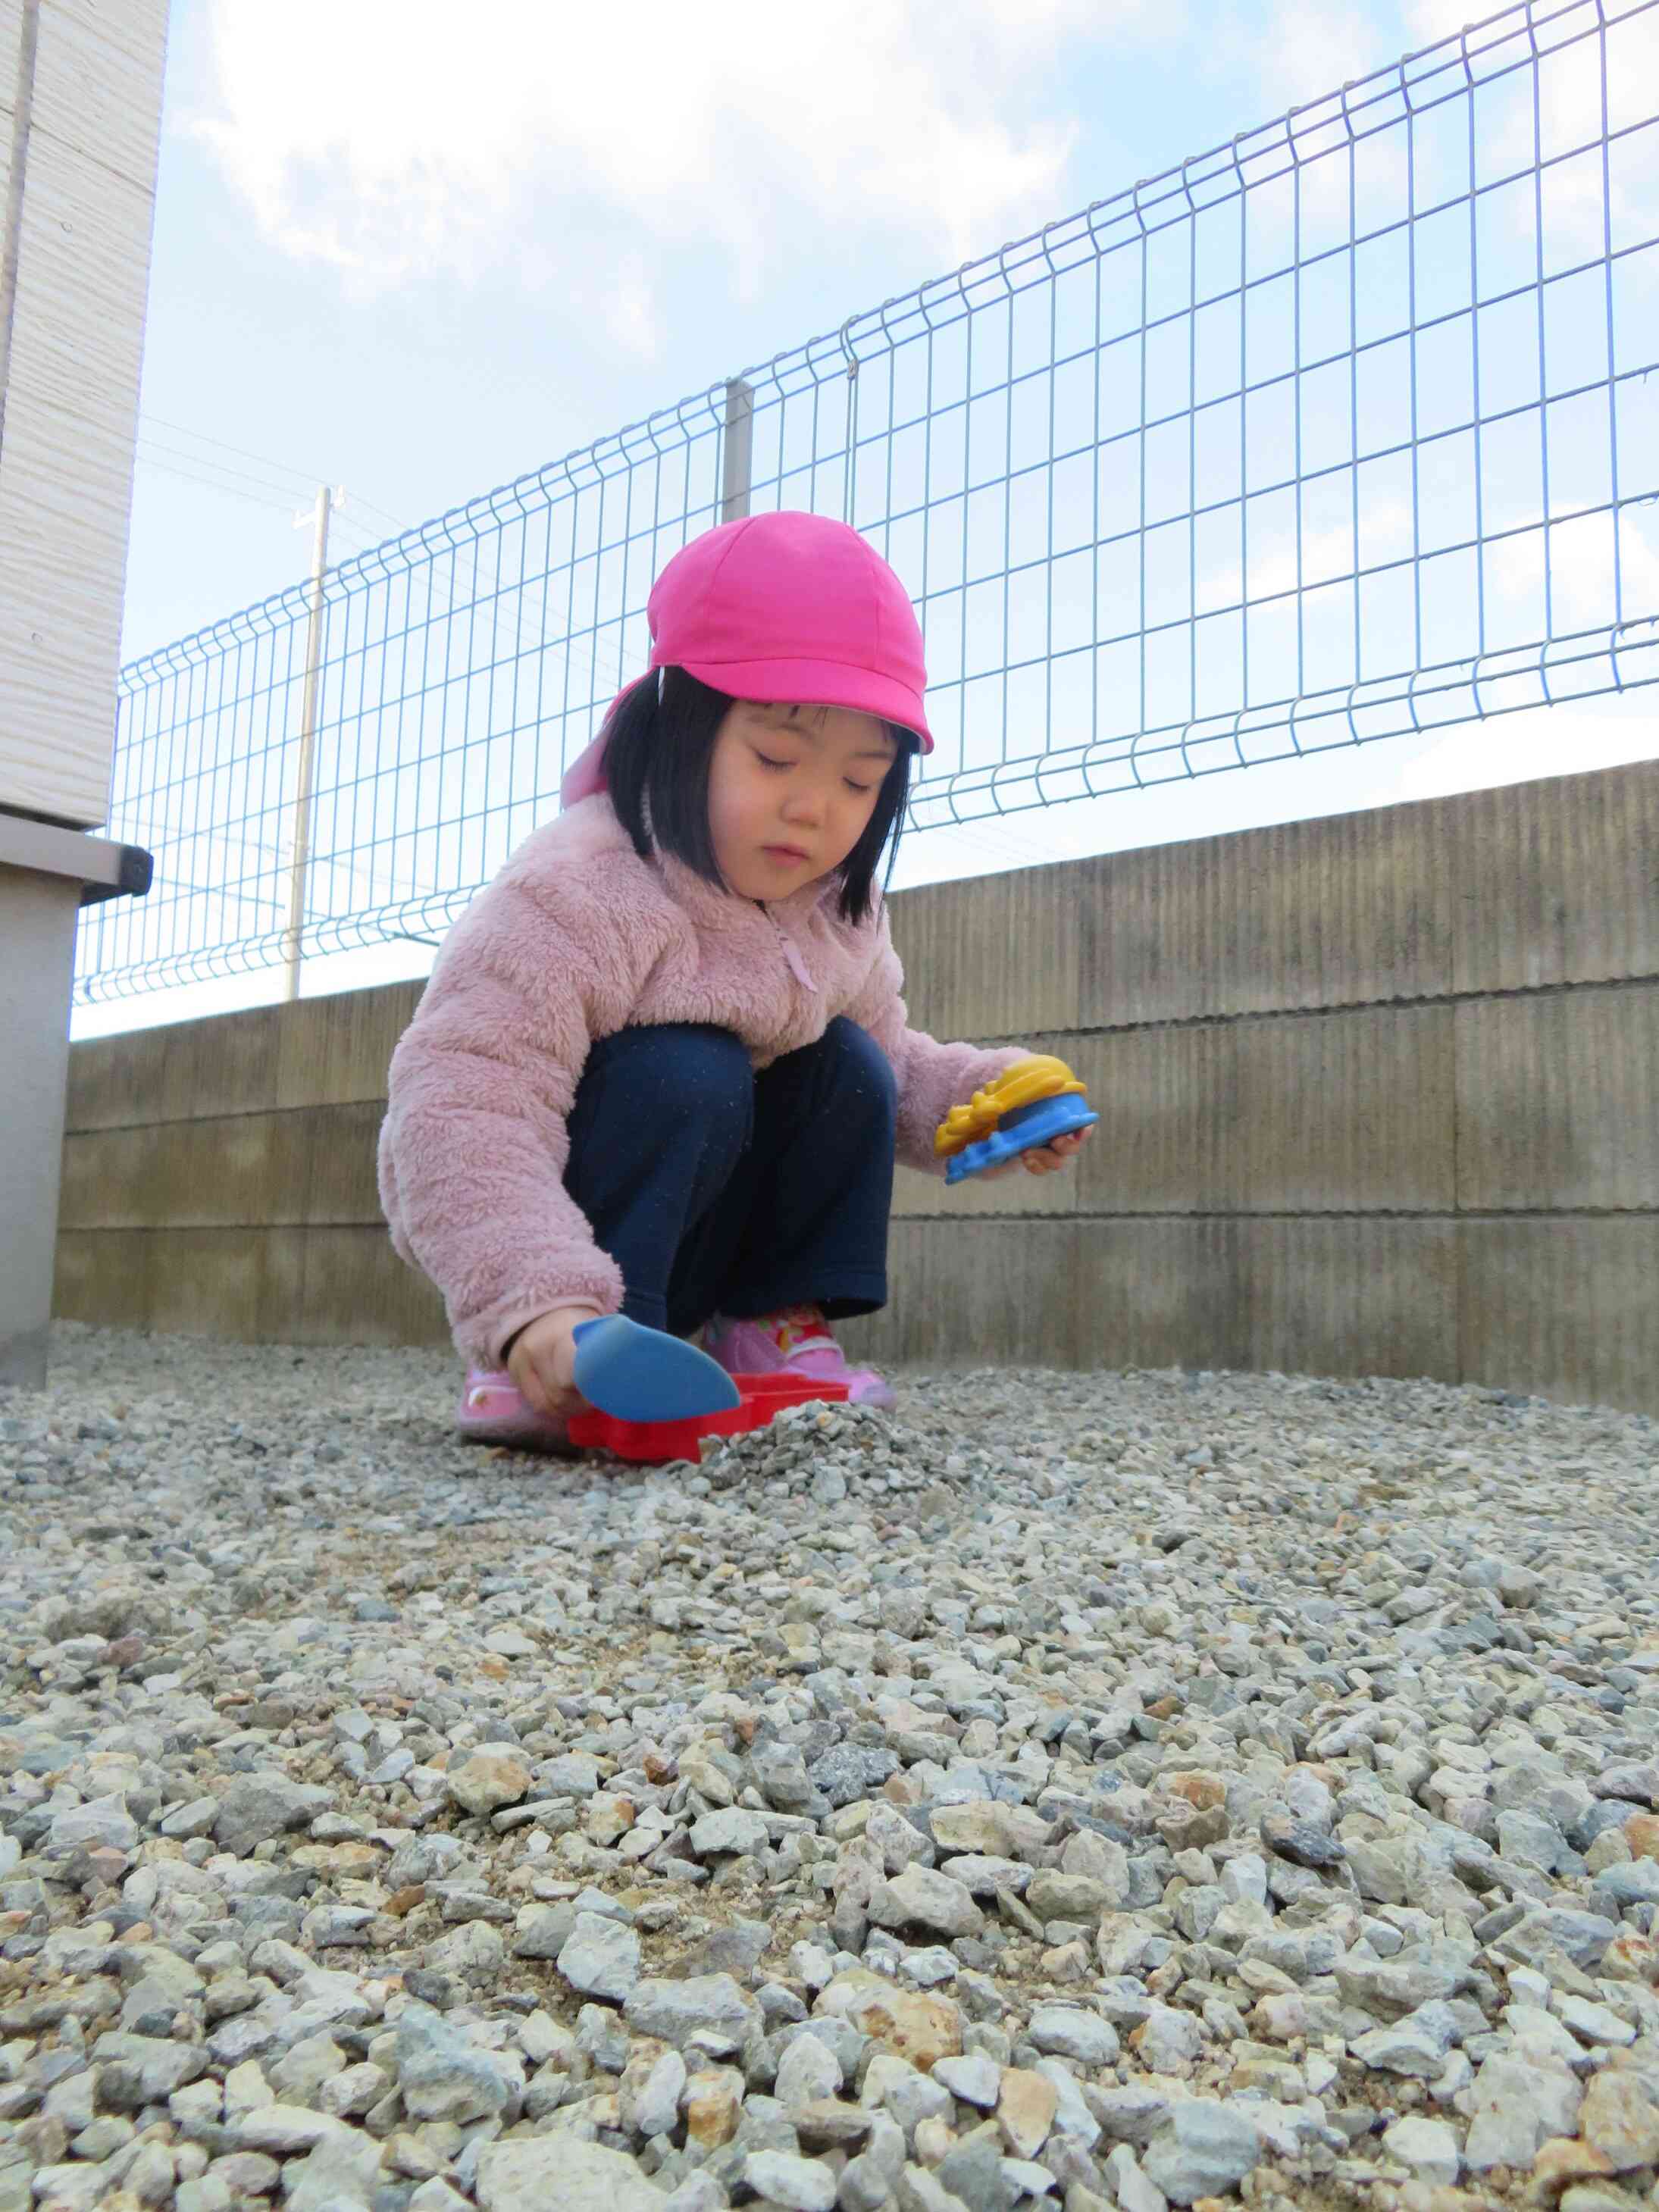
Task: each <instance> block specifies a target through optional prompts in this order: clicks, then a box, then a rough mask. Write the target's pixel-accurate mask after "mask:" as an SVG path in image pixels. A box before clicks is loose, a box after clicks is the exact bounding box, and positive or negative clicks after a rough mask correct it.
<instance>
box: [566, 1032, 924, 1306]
mask: <svg viewBox="0 0 1659 2212" xmlns="http://www.w3.org/2000/svg"><path fill="white" fill-rule="evenodd" d="M897 1110H898V1107H897V1094H896V1087H895V1085H894V1081H893V1071H892V1066H891V1064H890V1061H889V1060H888V1058H887V1055H886V1054H885V1053H884V1052H883V1050H882V1049H881V1047H880V1046H879V1045H878V1044H877V1043H876V1042H875V1041H874V1039H873V1038H872V1037H871V1036H869V1035H868V1034H867V1033H866V1031H865V1030H861V1029H860V1027H859V1026H858V1024H856V1023H855V1022H849V1021H848V1019H847V1018H846V1017H845V1016H844V1015H838V1016H837V1017H836V1019H835V1020H834V1021H832V1022H831V1023H830V1024H829V1027H828V1029H827V1030H825V1031H824V1033H823V1036H822V1037H821V1038H820V1039H819V1041H818V1042H817V1044H811V1045H807V1046H805V1047H804V1048H802V1050H800V1051H799V1052H792V1053H787V1054H785V1055H784V1057H783V1058H782V1059H781V1060H774V1061H773V1063H772V1065H771V1066H769V1067H767V1068H764V1069H763V1070H762V1071H761V1073H759V1074H758V1075H757V1073H755V1071H754V1069H753V1068H752V1067H751V1066H750V1060H749V1054H748V1052H747V1050H746V1048H744V1046H743V1045H742V1044H740V1043H739V1042H738V1039H737V1038H736V1037H735V1036H732V1033H731V1031H730V1030H722V1029H716V1028H713V1027H704V1026H702V1025H701V1024H691V1023H684V1024H681V1023H665V1024H660V1025H657V1026H653V1027H645V1028H639V1029H626V1030H617V1033H616V1034H615V1035H614V1036H608V1037H604V1038H601V1039H600V1041H599V1042H598V1043H597V1044H596V1045H595V1046H594V1047H593V1049H592V1052H591V1053H590V1054H589V1055H588V1060H587V1064H586V1067H585V1068H584V1069H583V1071H582V1078H581V1081H580V1084H579V1085H578V1086H577V1090H576V1097H575V1103H574V1105H573V1107H572V1108H571V1111H570V1119H569V1129H570V1157H569V1160H568V1164H567V1165H566V1168H565V1174H564V1184H565V1188H566V1189H567V1190H568V1192H569V1193H570V1195H571V1196H572V1198H574V1200H575V1201H576V1203H577V1205H578V1206H580V1208H581V1210H582V1212H584V1213H585V1214H586V1216H587V1218H588V1221H589V1223H590V1224H591V1225H592V1231H593V1237H594V1241H595V1243H598V1244H599V1247H600V1248H601V1249H602V1250H604V1251H606V1252H609V1253H610V1254H611V1257H612V1258H613V1259H614V1260H615V1261H617V1265H618V1266H619V1267H621V1269H622V1271H623V1283H624V1284H625V1285H626V1290H627V1295H626V1296H625V1297H624V1298H623V1312H624V1313H625V1314H627V1315H628V1316H629V1319H630V1320H633V1321H637V1322H643V1323H644V1324H645V1325H646V1326H647V1328H665V1329H667V1330H669V1331H670V1332H671V1334H674V1335H676V1336H689V1335H690V1334H691V1333H692V1332H693V1331H694V1330H696V1329H698V1328H702V1324H703V1323H704V1322H706V1321H708V1319H709V1318H710V1317H711V1316H713V1315H714V1314H716V1313H720V1314H726V1315H728V1316H731V1317H732V1319H733V1320H744V1319H748V1318H751V1317H752V1316H755V1315H757V1314H768V1313H777V1312H779V1311H781V1310H782V1309H783V1308H784V1307H786V1306H794V1305H816V1306H821V1307H822V1308H823V1310H824V1312H825V1314H826V1315H827V1316H829V1318H830V1319H831V1320H832V1321H833V1320H836V1319H839V1318H842V1317H845V1316H849V1315H853V1314H865V1313H873V1312H874V1311H875V1310H876V1309H877V1308H878V1306H882V1305H884V1304H886V1303H887V1217H888V1214H889V1212H890V1209H891V1206H892V1200H893V1139H894V1130H895V1125H896V1118H897Z"/></svg>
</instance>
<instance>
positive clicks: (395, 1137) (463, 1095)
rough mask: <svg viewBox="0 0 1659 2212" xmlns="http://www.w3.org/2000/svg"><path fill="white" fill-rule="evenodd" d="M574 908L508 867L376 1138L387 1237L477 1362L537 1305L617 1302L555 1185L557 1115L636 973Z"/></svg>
mask: <svg viewBox="0 0 1659 2212" xmlns="http://www.w3.org/2000/svg"><path fill="white" fill-rule="evenodd" d="M580 910H581V909H580V905H579V903H578V902H575V901H574V900H572V899H570V898H569V897H568V896H567V897H564V898H562V897H561V896H560V890H559V886H558V885H557V884H556V883H550V882H549V881H548V880H547V879H546V878H544V877H542V878H538V877H536V876H534V875H533V874H532V872H530V871H528V870H525V869H521V868H515V867H514V866H513V865H512V864H509V866H508V868H507V871H506V872H504V873H503V874H502V875H501V877H499V878H497V879H496V881H495V883H494V884H491V885H490V887H489V889H488V890H485V891H483V893H481V894H480V896H478V897H477V899H475V900H474V901H473V902H472V904H471V907H469V908H468V909H467V911H466V912H465V914H464V915H462V917H461V919H460V920H459V921H458V922H457V923H456V925H455V927H453V929H452V931H451V932H450V933H449V936H448V938H447V939H446V941H445V945H444V948H443V951H442V952H441V954H440V955H439V957H438V960H437V962H436V963H435V966H434V968H433V971H432V976H431V980H430V981H429V982H428V985H427V987H426V991H425V994H424V995H423V997H422V1000H421V1005H420V1008H419V1010H418V1012H416V1016H415V1019H414V1020H413V1022H412V1023H411V1024H410V1027H409V1028H408V1029H407V1030H405V1031H404V1036H403V1037H402V1039H401V1041H400V1042H399V1043H398V1048H397V1050H396V1052H395V1053H394V1054H393V1055H392V1070H391V1076H390V1080H389V1086H388V1087H389V1098H388V1103H387V1110H386V1121H385V1122H384V1124H383V1125H382V1127H381V1131H380V1195H381V1202H382V1204H383V1206H385V1209H386V1218H387V1219H388V1221H389V1222H390V1224H391V1225H392V1243H393V1244H394V1245H395V1246H396V1248H397V1249H398V1252H399V1253H400V1254H401V1255H402V1256H403V1258H404V1259H405V1260H407V1261H410V1263H411V1264H412V1265H413V1266H415V1267H418V1268H419V1269H420V1270H421V1272H422V1273H423V1274H425V1275H428V1276H429V1277H430V1279H432V1281H433V1282H434V1283H435V1285H436V1286H437V1288H438V1289H439V1290H440V1291H441V1292H442V1294H443V1297H444V1302H445V1304H446V1306H447V1310H448V1315H449V1324H450V1328H451V1329H452V1331H453V1334H454V1338H455V1343H456V1347H457V1349H458V1350H459V1352H460V1353H461V1355H462V1357H463V1358H465V1359H466V1360H468V1361H469V1362H470V1363H471V1364H474V1365H477V1366H481V1367H493V1366H496V1365H499V1364H500V1362H501V1352H502V1347H503V1346H505V1344H506V1343H507V1340H509V1339H510V1338H511V1337H512V1336H513V1335H514V1334H516V1333H517V1332H518V1330H520V1328H523V1327H524V1326H525V1325H526V1322H531V1321H533V1320H534V1319H535V1318H536V1316H538V1314H542V1313H545V1312H546V1311H547V1310H548V1309H549V1308H550V1307H552V1306H558V1305H574V1304H579V1303H582V1302H586V1303H589V1304H592V1305H594V1306H595V1307H597V1308H598V1309H599V1311H600V1312H602V1313H614V1312H615V1311H616V1310H617V1308H618V1307H619V1306H620V1305H621V1303H622V1297H623V1279H622V1272H621V1270H620V1269H619V1268H618V1267H617V1263H616V1261H614V1260H613V1259H611V1256H610V1255H609V1254H608V1253H605V1252H603V1251H601V1250H600V1249H599V1246H598V1245H597V1244H596V1243H594V1241H593V1235H592V1230H591V1229H590V1227H589V1225H588V1222H587V1219H586V1216H585V1215H584V1214H583V1213H582V1212H581V1210H580V1207H579V1206H577V1205H576V1204H575V1202H574V1200H573V1199H572V1198H571V1197H570V1195H569V1194H568V1192H567V1191H566V1189H565V1188H564V1183H563V1175H564V1168H565V1162H566V1159H567V1158H568V1152H569V1134H568V1128H567V1127H566V1118H565V1117H566V1116H567V1115H568V1113H569V1111H570V1108H571V1104H572V1102H573V1100H574V1097H575V1092H576V1085H577V1084H578V1082H579V1081H580V1077H581V1072H582V1068H583V1065H584V1063H585V1062H586V1058H587V1054H588V1048H589V1044H590V1041H591V1039H592V1036H594V1035H595V1034H603V1033H604V1030H603V1028H596V1023H597V1022H600V1021H602V1020H603V1017H604V1014H605V1012H606V1010H607V1009H606V1008H605V1006H601V1005H599V1004H598V1003H596V1001H597V1000H599V998H600V997H601V996H603V997H604V999H605V1000H610V999H611V998H615V999H617V1000H619V1001H627V1000H629V998H630V996H631V994H633V993H635V991H636V990H637V979H636V978H635V977H634V976H633V975H632V974H631V972H630V973H628V974H623V973H622V972H621V971H622V969H623V968H625V967H626V968H629V969H630V970H631V966H632V965H633V964H634V963H632V962H630V961H629V958H628V956H627V952H626V950H625V948H624V947H623V945H621V944H619V942H618V939H619V937H620V936H621V933H617V936H616V937H613V938H612V939H611V942H610V943H608V944H607V945H605V946H604V947H603V948H601V947H596V946H594V945H591V944H589V943H587V942H586V938H587V937H588V936H589V935H591V934H592V933H591V931H584V930H583V929H582V928H581V927H580V921H578V920H577V919H576V917H577V915H579V914H580ZM587 910H588V912H589V913H590V914H591V912H592V906H591V904H590V906H589V908H588V909H587ZM612 971H616V972H612ZM611 1026H615V1024H611V1023H605V1027H611Z"/></svg>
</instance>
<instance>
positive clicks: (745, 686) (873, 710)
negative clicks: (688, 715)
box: [673, 660, 933, 753]
mask: <svg viewBox="0 0 1659 2212" xmlns="http://www.w3.org/2000/svg"><path fill="white" fill-rule="evenodd" d="M673 665H675V666H676V667H678V668H684V671H685V672H686V674H687V675H688V676H695V677H696V679H697V681H698V683H699V684H708V686H709V688H710V689H711V690H715V691H724V692H726V694H727V695H728V696H730V697H732V698H733V699H744V700H747V701H749V702H751V703H752V702H765V703H766V704H767V705H768V706H771V705H775V704H787V705H789V706H792V707H793V706H799V707H844V708H848V710H849V712H851V713H853V714H873V715H875V716H876V718H877V719H878V720H879V721H883V722H896V723H897V724H898V726H899V727H900V728H901V729H902V730H908V731H909V732H910V733H911V735H912V736H913V737H914V738H915V739H916V741H917V743H918V744H920V745H921V750H923V752H925V753H930V752H932V751H933V732H932V731H931V730H930V729H929V728H928V726H927V716H926V715H925V714H923V713H922V708H921V693H920V692H918V691H913V690H911V689H910V687H909V686H908V684H900V683H896V681H895V680H894V678H891V677H890V676H878V675H876V674H875V673H874V672H873V671H872V670H870V669H867V668H852V667H849V666H848V665H847V663H846V662H845V661H840V660H727V661H720V660H682V661H677V662H675V663H674V664H673Z"/></svg>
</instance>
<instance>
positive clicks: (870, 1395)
mask: <svg viewBox="0 0 1659 2212" xmlns="http://www.w3.org/2000/svg"><path fill="white" fill-rule="evenodd" d="M702 1348H703V1350H704V1351H705V1352H707V1353H708V1356H709V1358H711V1359H717V1360H718V1361H719V1362H720V1365H721V1366H722V1367H723V1368H725V1370H726V1373H727V1374H728V1375H769V1374H771V1373H772V1372H773V1370H775V1369H776V1368H780V1367H781V1368H784V1369H786V1370H787V1371H788V1373H790V1374H791V1375H799V1376H804V1377H805V1379H806V1380H807V1381H808V1382H812V1381H818V1382H823V1383H846V1384H847V1386H848V1396H849V1398H850V1399H851V1401H852V1402H853V1403H854V1405H855V1406H876V1407H881V1408H883V1409H884V1410H885V1409H886V1408H887V1407H892V1406H895V1405H896V1404H897V1403H898V1401H897V1399H896V1397H895V1396H894V1395H893V1386H892V1384H891V1383H890V1382H889V1381H888V1380H887V1377H886V1376H884V1375H882V1374H878V1372H877V1370H875V1369H874V1368H873V1367H849V1366H848V1364H847V1361H846V1358H845V1356H844V1355H843V1353H842V1348H841V1346H840V1345H838V1344H837V1343H836V1340H835V1338H834V1337H833V1336H832V1335H831V1334H830V1333H829V1322H827V1321H825V1319H824V1317H823V1315H822V1314H821V1313H820V1312H819V1311H818V1310H817V1307H816V1306H791V1307H790V1308H789V1310H788V1311H787V1313H781V1314H768V1315H765V1316H763V1317H762V1318H761V1319H759V1320H757V1321H728V1320H727V1319H726V1317H725V1316H724V1315H717V1316H715V1318H714V1320H713V1321H711V1322H709V1324H708V1328H706V1329H705V1330H704V1331H703V1339H702Z"/></svg>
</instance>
